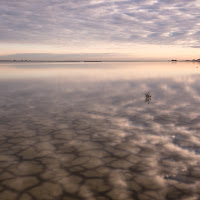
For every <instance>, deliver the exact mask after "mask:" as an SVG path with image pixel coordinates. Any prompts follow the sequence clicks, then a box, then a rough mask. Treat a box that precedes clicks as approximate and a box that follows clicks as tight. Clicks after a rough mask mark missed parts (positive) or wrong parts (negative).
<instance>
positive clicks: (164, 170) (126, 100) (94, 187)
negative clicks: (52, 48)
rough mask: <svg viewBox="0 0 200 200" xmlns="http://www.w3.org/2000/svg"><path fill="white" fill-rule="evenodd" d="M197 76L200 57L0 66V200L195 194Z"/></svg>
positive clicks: (150, 198) (199, 123) (186, 199)
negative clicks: (187, 60) (170, 60)
mask: <svg viewBox="0 0 200 200" xmlns="http://www.w3.org/2000/svg"><path fill="white" fill-rule="evenodd" d="M199 83H200V63H190V62H177V63H172V62H118V63H117V62H110V63H108V62H107V63H104V62H102V63H101V62H99V63H86V62H85V63H39V62H38V63H36V62H35V63H27V62H26V63H1V64H0V199H1V200H165V199H166V200H171V199H174V200H198V199H200V84H199ZM145 94H146V95H145ZM150 96H151V97H150Z"/></svg>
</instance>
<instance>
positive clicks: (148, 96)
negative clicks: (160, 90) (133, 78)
mask: <svg viewBox="0 0 200 200" xmlns="http://www.w3.org/2000/svg"><path fill="white" fill-rule="evenodd" d="M150 101H151V94H150V92H146V93H145V102H146V103H148V104H149V103H150Z"/></svg>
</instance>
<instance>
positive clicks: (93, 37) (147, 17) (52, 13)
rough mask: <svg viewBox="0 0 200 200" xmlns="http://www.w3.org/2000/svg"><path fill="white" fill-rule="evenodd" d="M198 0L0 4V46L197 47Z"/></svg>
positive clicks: (26, 0)
mask: <svg viewBox="0 0 200 200" xmlns="http://www.w3.org/2000/svg"><path fill="white" fill-rule="evenodd" d="M199 11H200V3H199V1H198V0H173V1H172V0H110V1H106V0H59V1H58V0H19V1H15V0H9V1H8V0H1V1H0V19H1V20H0V30H1V31H0V42H20V43H40V44H49V43H50V44H60V45H66V46H70V45H78V44H89V43H90V44H92V43H95V42H103V43H106V42H111V43H121V42H123V43H124V44H133V43H140V44H176V45H184V46H191V47H198V46H200V39H199V38H200V37H199V30H200V21H199V17H200V15H199Z"/></svg>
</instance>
